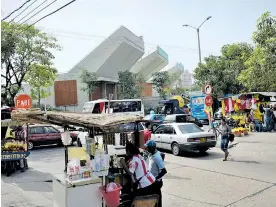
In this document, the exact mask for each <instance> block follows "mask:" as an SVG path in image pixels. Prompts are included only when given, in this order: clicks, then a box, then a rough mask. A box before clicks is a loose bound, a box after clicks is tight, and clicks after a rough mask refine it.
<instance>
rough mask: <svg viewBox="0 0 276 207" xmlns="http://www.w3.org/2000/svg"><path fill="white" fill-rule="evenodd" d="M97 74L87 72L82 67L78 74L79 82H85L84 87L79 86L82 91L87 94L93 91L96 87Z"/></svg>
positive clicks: (97, 82)
mask: <svg viewBox="0 0 276 207" xmlns="http://www.w3.org/2000/svg"><path fill="white" fill-rule="evenodd" d="M98 77H99V76H98V74H97V73H95V72H89V71H88V70H86V69H83V70H82V72H81V75H80V79H81V82H82V83H83V84H85V86H84V87H82V88H81V90H82V91H84V92H86V93H87V94H88V95H91V96H92V94H93V93H94V91H95V90H96V89H97V88H98V84H99V81H98Z"/></svg>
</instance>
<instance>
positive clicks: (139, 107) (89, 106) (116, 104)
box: [82, 99, 145, 117]
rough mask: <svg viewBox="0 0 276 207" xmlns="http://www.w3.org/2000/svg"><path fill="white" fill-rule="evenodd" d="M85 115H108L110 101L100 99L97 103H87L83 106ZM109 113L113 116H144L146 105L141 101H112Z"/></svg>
mask: <svg viewBox="0 0 276 207" xmlns="http://www.w3.org/2000/svg"><path fill="white" fill-rule="evenodd" d="M82 112H83V113H92V114H105V113H106V114H107V113H108V100H107V99H99V100H96V101H89V102H86V103H85V104H84V106H83V110H82ZM109 113H113V114H133V115H139V116H143V117H144V115H145V112H144V104H143V102H142V100H141V99H123V100H111V101H110V108H109Z"/></svg>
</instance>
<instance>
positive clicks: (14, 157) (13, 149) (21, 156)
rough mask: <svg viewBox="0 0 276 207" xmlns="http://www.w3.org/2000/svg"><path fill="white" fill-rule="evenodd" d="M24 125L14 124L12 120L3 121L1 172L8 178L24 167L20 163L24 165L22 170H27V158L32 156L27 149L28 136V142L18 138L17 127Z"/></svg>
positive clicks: (20, 123)
mask: <svg viewBox="0 0 276 207" xmlns="http://www.w3.org/2000/svg"><path fill="white" fill-rule="evenodd" d="M23 124H24V123H22V122H14V121H12V120H11V119H6V120H1V171H2V173H4V174H5V175H6V176H10V175H11V174H12V173H14V172H15V171H16V170H17V169H19V168H20V167H22V166H20V161H23V163H24V164H23V165H24V167H23V168H22V170H25V169H26V168H27V161H26V158H27V157H28V156H29V155H30V152H29V150H28V148H27V146H28V145H27V142H28V135H27V138H26V140H22V139H20V138H18V137H17V136H16V129H17V126H22V125H23ZM27 128H28V124H27ZM27 131H28V130H27Z"/></svg>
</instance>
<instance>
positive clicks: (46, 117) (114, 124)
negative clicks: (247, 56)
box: [12, 110, 142, 131]
mask: <svg viewBox="0 0 276 207" xmlns="http://www.w3.org/2000/svg"><path fill="white" fill-rule="evenodd" d="M12 120H13V121H17V122H25V123H51V124H56V125H60V126H64V125H74V126H81V127H85V128H90V127H98V128H100V129H102V130H106V131H109V130H110V129H112V128H113V129H114V128H119V126H120V124H124V123H129V122H135V121H140V120H142V117H140V116H137V115H126V114H118V115H117V114H87V113H70V112H53V111H49V112H43V111H38V110H36V111H29V110H14V111H13V112H12Z"/></svg>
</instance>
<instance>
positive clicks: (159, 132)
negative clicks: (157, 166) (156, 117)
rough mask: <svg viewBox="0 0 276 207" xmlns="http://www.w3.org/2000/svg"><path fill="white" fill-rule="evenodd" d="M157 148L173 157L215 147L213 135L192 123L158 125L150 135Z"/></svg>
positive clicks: (202, 151)
mask: <svg viewBox="0 0 276 207" xmlns="http://www.w3.org/2000/svg"><path fill="white" fill-rule="evenodd" d="M151 139H152V140H154V141H155V142H156V145H157V148H159V149H165V150H171V151H172V153H173V154H174V155H179V154H180V153H181V151H191V150H199V151H200V152H201V153H204V152H206V151H207V150H208V149H209V148H212V147H215V146H216V143H217V141H216V138H215V134H214V133H212V132H206V131H204V130H202V129H201V128H199V127H198V126H197V125H195V124H193V123H167V124H162V125H160V126H159V127H158V128H157V129H156V130H154V132H153V133H152V135H151Z"/></svg>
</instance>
